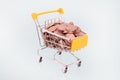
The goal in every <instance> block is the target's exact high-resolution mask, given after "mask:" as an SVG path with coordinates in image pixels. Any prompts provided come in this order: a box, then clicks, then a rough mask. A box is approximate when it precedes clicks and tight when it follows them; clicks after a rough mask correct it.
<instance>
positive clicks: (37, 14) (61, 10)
mask: <svg viewBox="0 0 120 80" xmlns="http://www.w3.org/2000/svg"><path fill="white" fill-rule="evenodd" d="M53 12H58V13H59V14H63V13H64V11H63V8H59V9H57V10H51V11H46V12H40V13H32V18H33V20H37V17H38V16H40V15H43V14H48V13H53Z"/></svg>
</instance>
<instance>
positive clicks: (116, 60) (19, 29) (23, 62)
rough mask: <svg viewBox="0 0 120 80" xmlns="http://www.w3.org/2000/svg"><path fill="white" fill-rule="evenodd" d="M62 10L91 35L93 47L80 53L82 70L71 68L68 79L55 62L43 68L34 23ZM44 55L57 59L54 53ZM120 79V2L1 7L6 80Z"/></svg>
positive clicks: (0, 51) (0, 54)
mask: <svg viewBox="0 0 120 80" xmlns="http://www.w3.org/2000/svg"><path fill="white" fill-rule="evenodd" d="M59 7H62V8H64V10H65V16H66V17H68V18H69V17H72V21H74V22H76V23H78V22H79V24H80V25H81V28H82V29H83V30H84V31H85V32H87V33H88V35H89V43H88V46H87V47H86V48H84V49H82V50H80V51H78V52H76V55H78V56H79V57H80V58H81V60H82V66H81V67H80V68H77V67H76V65H73V66H71V67H70V69H69V71H68V73H67V74H63V73H62V72H61V70H62V69H63V67H62V66H61V65H59V64H56V62H54V61H52V60H48V59H45V60H44V61H43V62H42V63H41V64H39V63H38V55H37V49H38V48H39V45H38V38H37V34H36V28H35V24H34V22H33V20H32V18H31V13H32V12H39V11H45V10H51V9H57V8H59ZM42 53H45V54H46V55H47V56H48V57H49V56H50V57H51V54H49V53H54V50H51V49H47V50H45V51H43V52H42ZM69 60H71V58H69V57H66V61H69ZM119 76H120V1H119V0H92V1H91V0H84V1H79V0H77V1H75V0H64V1H61V0H59V1H58V0H24V1H18V0H4V1H2V0H1V1H0V80H49V79H51V80H120V77H119Z"/></svg>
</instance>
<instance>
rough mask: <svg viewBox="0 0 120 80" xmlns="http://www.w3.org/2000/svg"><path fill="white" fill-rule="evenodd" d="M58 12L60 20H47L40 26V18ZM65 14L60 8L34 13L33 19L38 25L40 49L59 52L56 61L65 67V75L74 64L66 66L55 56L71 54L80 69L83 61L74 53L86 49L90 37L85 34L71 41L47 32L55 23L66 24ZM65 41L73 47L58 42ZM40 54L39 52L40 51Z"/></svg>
mask: <svg viewBox="0 0 120 80" xmlns="http://www.w3.org/2000/svg"><path fill="white" fill-rule="evenodd" d="M54 12H58V13H59V14H60V17H59V18H54V19H50V20H46V21H45V24H44V25H42V26H41V25H40V24H39V21H38V16H41V15H43V14H48V13H54ZM63 14H64V12H63V9H62V8H59V9H57V10H51V11H46V12H41V13H32V18H33V20H34V22H35V24H36V29H37V34H38V39H39V44H40V47H41V48H40V49H39V50H42V49H45V48H47V47H49V48H53V49H56V50H57V53H55V54H54V60H55V61H57V62H58V63H60V64H62V65H64V66H65V69H64V73H66V72H67V69H68V66H69V65H71V64H73V63H71V64H64V63H62V62H60V61H58V60H57V59H56V58H55V56H56V55H57V54H59V55H61V54H62V52H63V51H66V52H69V53H70V54H71V55H72V56H73V57H75V58H76V59H77V62H78V67H79V66H80V65H81V60H80V59H79V58H78V57H76V56H75V54H74V53H73V52H75V51H76V50H79V49H81V48H84V47H85V46H87V42H88V35H87V34H86V33H84V34H85V35H84V36H80V37H76V38H74V39H72V40H71V39H69V38H66V37H63V36H60V35H58V34H55V33H52V32H50V31H48V30H46V28H47V27H49V26H51V25H53V24H54V23H61V22H64V20H63V17H62V15H63ZM60 40H62V41H64V42H66V43H69V42H71V45H69V46H68V45H64V43H61V44H59V43H58V41H60ZM38 52H39V51H38ZM39 62H42V56H41V55H40V59H39Z"/></svg>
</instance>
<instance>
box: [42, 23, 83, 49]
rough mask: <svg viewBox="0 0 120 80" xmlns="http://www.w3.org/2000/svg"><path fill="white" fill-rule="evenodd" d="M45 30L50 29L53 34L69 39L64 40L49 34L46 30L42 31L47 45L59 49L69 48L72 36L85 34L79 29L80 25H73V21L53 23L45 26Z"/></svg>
mask: <svg viewBox="0 0 120 80" xmlns="http://www.w3.org/2000/svg"><path fill="white" fill-rule="evenodd" d="M46 30H47V31H50V32H52V33H54V34H57V35H60V36H63V37H65V38H68V39H70V40H69V41H68V40H65V39H62V38H60V37H57V36H55V35H51V34H49V33H47V32H44V33H43V35H44V39H45V43H46V45H47V46H49V47H52V48H57V49H61V50H63V49H64V50H70V47H71V42H72V40H73V39H74V38H76V37H80V36H83V35H85V33H84V32H83V31H82V30H81V29H80V27H78V26H75V25H74V23H73V22H69V23H65V22H61V23H54V24H53V25H51V26H48V27H47V28H46Z"/></svg>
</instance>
